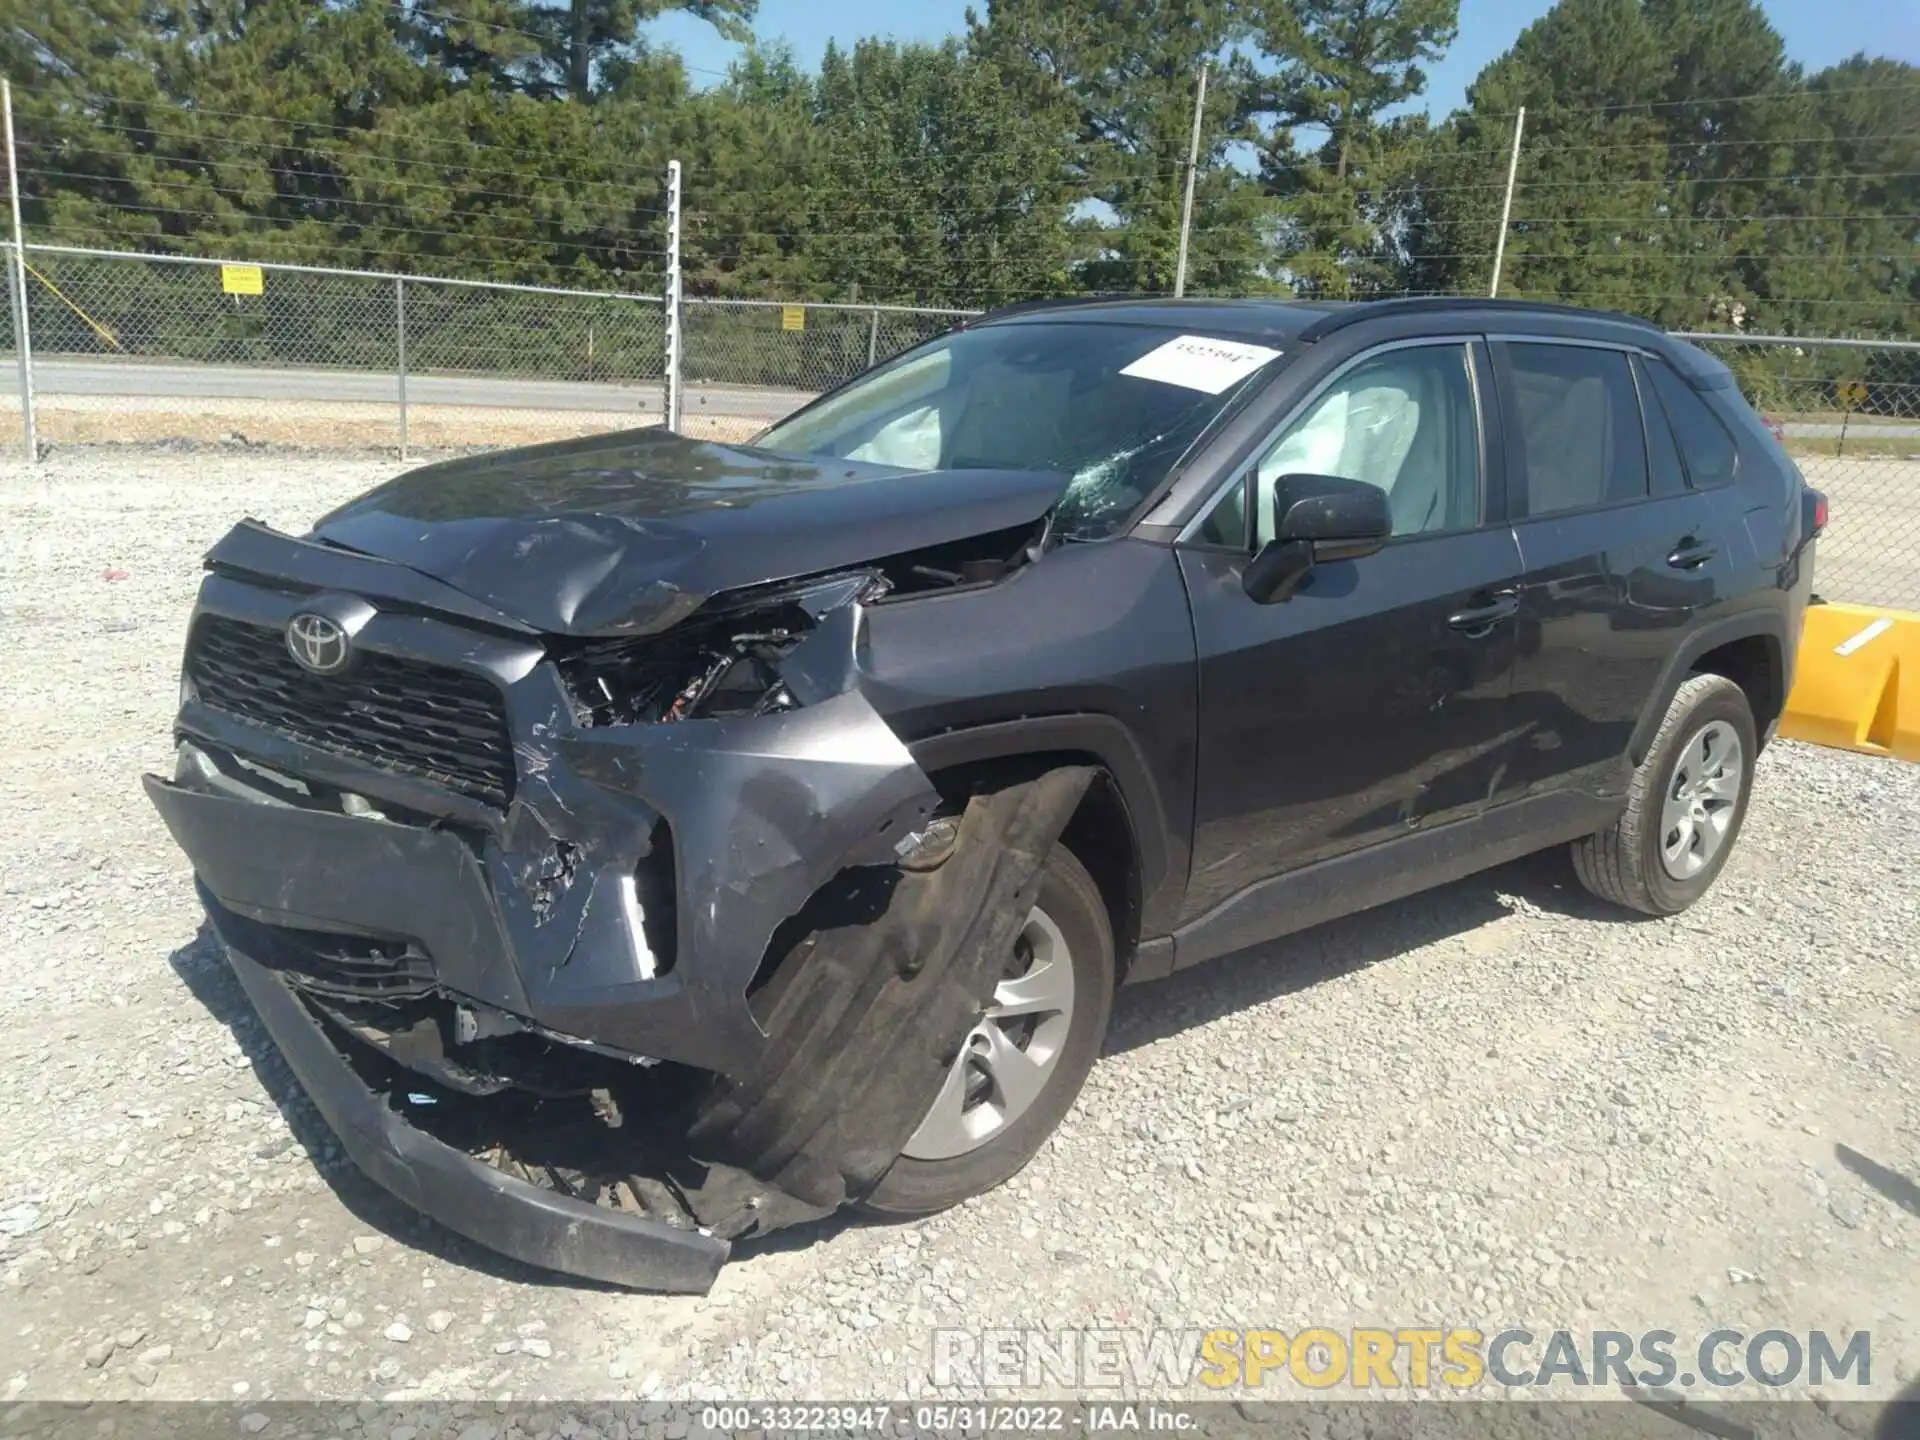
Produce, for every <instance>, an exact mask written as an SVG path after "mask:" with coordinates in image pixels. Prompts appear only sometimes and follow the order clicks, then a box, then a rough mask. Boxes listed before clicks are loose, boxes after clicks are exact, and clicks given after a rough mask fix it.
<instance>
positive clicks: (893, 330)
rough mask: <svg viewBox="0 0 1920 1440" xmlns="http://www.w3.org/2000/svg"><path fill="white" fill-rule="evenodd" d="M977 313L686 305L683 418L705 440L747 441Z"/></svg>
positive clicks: (771, 303)
mask: <svg viewBox="0 0 1920 1440" xmlns="http://www.w3.org/2000/svg"><path fill="white" fill-rule="evenodd" d="M975 313H977V312H975V311H970V310H909V309H902V308H900V307H898V306H890V305H843V304H823V303H811V302H810V303H804V304H791V305H790V304H783V303H782V302H780V301H777V300H707V299H689V300H687V301H686V302H685V303H684V304H683V305H682V306H681V329H682V333H683V334H684V335H685V337H686V340H685V344H686V349H685V356H686V358H685V360H684V361H683V363H682V374H683V375H684V376H685V377H686V392H685V396H686V398H685V403H684V407H683V415H684V418H685V419H686V420H688V421H689V422H692V423H693V424H694V425H695V426H696V430H697V428H698V427H699V426H700V425H703V424H704V425H705V426H706V427H707V430H708V433H714V434H721V435H724V436H726V438H730V439H744V438H745V437H746V436H747V435H748V434H750V433H752V432H753V431H754V430H756V429H759V428H761V427H762V426H764V425H766V424H767V423H769V422H770V421H773V420H777V419H779V418H780V416H782V415H784V414H786V413H788V412H789V411H791V410H793V409H796V408H797V407H798V406H800V405H802V404H804V403H805V402H806V401H808V400H810V399H812V398H813V397H814V396H815V395H817V394H819V393H821V392H822V391H825V390H831V389H832V388H833V387H834V386H836V385H839V384H841V383H843V382H844V381H847V380H851V379H852V378H853V377H854V376H855V375H858V374H859V373H860V372H861V371H863V370H867V369H870V368H871V367H872V366H874V365H875V364H877V363H879V362H880V361H882V360H885V359H888V358H889V357H891V356H894V355H897V354H899V353H900V352H901V351H902V350H906V349H910V348H912V347H913V346H915V345H918V344H919V343H920V342H921V341H923V340H930V339H932V338H933V337H934V336H935V335H939V334H942V333H943V332H945V331H948V330H951V329H952V328H953V327H954V326H955V325H957V324H959V323H960V322H961V321H962V320H964V319H966V318H967V317H968V316H969V315H972V314H975ZM755 421H757V422H758V423H757V424H755V423H754V422H755Z"/></svg>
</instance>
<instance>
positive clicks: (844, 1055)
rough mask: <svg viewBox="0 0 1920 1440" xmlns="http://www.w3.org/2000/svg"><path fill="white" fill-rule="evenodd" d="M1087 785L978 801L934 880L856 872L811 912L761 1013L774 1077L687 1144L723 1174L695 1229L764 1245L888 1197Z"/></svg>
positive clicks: (765, 1074)
mask: <svg viewBox="0 0 1920 1440" xmlns="http://www.w3.org/2000/svg"><path fill="white" fill-rule="evenodd" d="M1092 779H1093V771H1092V770H1091V769H1087V768H1082V767H1075V768H1066V769H1060V770H1054V771H1051V772H1049V773H1048V774H1046V775H1044V776H1042V777H1041V778H1040V779H1038V780H1034V781H1030V782H1028V783H1025V784H1020V785H1014V786H1010V787H1008V788H1006V789H1004V790H1000V791H998V792H996V793H993V794H989V795H981V796H976V797H974V798H973V799H972V800H971V801H970V802H969V803H968V805H967V809H966V812H965V814H964V816H963V817H962V818H961V822H960V830H959V836H958V839H957V841H956V843H955V846H954V849H953V852H952V854H951V855H950V856H949V857H948V858H947V860H946V861H945V862H944V863H942V864H941V865H940V866H939V867H938V868H936V869H933V870H931V871H927V872H924V873H923V872H918V871H914V870H907V869H900V868H887V869H871V870H865V871H849V872H847V873H846V875H845V876H843V877H842V883H841V884H839V885H836V886H835V887H833V888H832V889H830V890H829V891H827V892H823V893H822V894H821V895H820V896H817V897H816V900H815V902H813V903H810V905H809V907H808V910H807V911H806V912H803V917H802V918H803V921H804V920H812V921H814V922H815V923H814V926H813V928H811V930H810V932H809V933H807V934H805V936H804V938H802V939H801V940H800V942H799V944H797V945H796V946H795V947H794V948H793V949H792V950H791V951H790V952H789V953H788V954H787V955H786V956H785V957H784V958H783V959H782V960H781V961H780V962H779V968H778V969H777V970H776V971H775V972H774V975H773V977H772V978H771V979H770V980H769V981H768V983H767V985H766V987H765V989H764V990H763V991H762V992H761V993H760V994H759V995H758V996H757V997H756V1005H755V1008H756V1010H757V1011H758V1012H759V1015H760V1020H761V1023H762V1024H763V1025H765V1026H766V1028H767V1031H768V1037H769V1038H768V1045H767V1050H766V1061H765V1064H764V1065H763V1066H762V1067H761V1068H760V1070H758V1071H757V1072H756V1073H755V1074H753V1075H752V1076H750V1077H747V1078H745V1079H741V1080H733V1081H725V1080H723V1081H720V1082H718V1083H717V1084H716V1086H715V1088H714V1090H713V1091H712V1092H711V1094H710V1095H709V1096H708V1097H707V1099H706V1101H705V1102H704V1103H703V1104H702V1106H701V1107H700V1109H699V1111H698V1112H697V1113H696V1116H695V1119H694V1122H693V1125H692V1127H691V1129H690V1131H689V1134H688V1148H689V1150H690V1151H691V1153H692V1154H693V1156H694V1157H695V1158H696V1159H698V1160H701V1161H705V1162H708V1163H709V1164H710V1165H712V1166H713V1173H712V1174H711V1175H710V1176H709V1183H708V1184H707V1185H706V1186H705V1187H703V1188H702V1189H701V1190H700V1191H698V1192H695V1193H693V1194H692V1195H691V1196H690V1199H691V1202H692V1204H693V1205H694V1207H695V1212H696V1214H697V1215H698V1216H699V1218H700V1220H701V1222H702V1223H703V1224H706V1225H708V1226H711V1227H713V1228H714V1229H716V1230H718V1231H719V1232H720V1233H722V1234H726V1235H730V1236H731V1235H738V1234H743V1233H746V1232H748V1231H750V1230H761V1231H765V1230H771V1229H775V1228H778V1227H779V1226H781V1225H788V1224H793V1223H795V1222H798V1221H802V1220H810V1219H816V1218H818V1217H820V1216H823V1215H827V1214H830V1213H831V1212H832V1211H833V1210H835V1209H836V1208H838V1207H839V1206H840V1205H842V1204H844V1203H845V1202H847V1201H849V1200H858V1199H860V1198H861V1197H863V1196H865V1195H866V1194H867V1193H869V1192H870V1191H871V1190H872V1189H873V1187H874V1186H875V1185H876V1184H877V1183H879V1181H880V1178H881V1177H882V1176H883V1175H884V1174H885V1173H886V1171H887V1169H888V1167H889V1166H891V1165H892V1164H893V1162H894V1160H895V1158H896V1157H897V1156H898V1155H899V1154H900V1151H901V1149H902V1148H903V1147H904V1146H905V1145H906V1143H907V1141H908V1139H909V1138H911V1136H912V1135H913V1132H914V1129H915V1127H916V1126H918V1125H919V1123H920V1121H921V1119H922V1117H923V1116H925V1114H926V1112H927V1109H928V1107H929V1106H931V1105H932V1104H933V1101H934V1097H935V1096H936V1095H937V1094H938V1093H939V1090H940V1085H941V1082H942V1081H943V1080H944V1079H945V1077H946V1074H947V1071H948V1069H949V1067H950V1066H951V1065H952V1063H953V1060H954V1058H955V1055H956V1053H957V1047H958V1046H959V1045H960V1044H962V1043H963V1042H964V1040H965V1038H966V1035H967V1032H968V1031H969V1030H970V1029H971V1028H972V1026H973V1025H974V1024H975V1022H977V1021H978V1019H979V1018H980V1016H981V1014H982V1013H983V1012H984V1010H985V1008H986V1005H987V1003H988V1001H989V999H990V998H991V996H992V994H993V987H994V985H995V984H996V983H997V981H998V980H999V978H1000V976H1001V974H1002V971H1003V968H1004V967H1005V965H1006V961H1007V957H1008V955H1009V954H1010V953H1011V952H1012V949H1013V945H1014V942H1015V940H1016V938H1017V937H1018V935H1019V933H1020V927H1021V926H1022V925H1023V924H1024V923H1025V921H1026V918H1027V915H1028V913H1029V912H1030V911H1031V910H1032V908H1033V904H1034V900H1035V898H1036V897H1037V896H1038V894H1039V891H1040V871H1041V868H1042V867H1043V866H1044V865H1045V863H1046V858H1047V853H1048V852H1049V851H1050V850H1051V849H1052V848H1053V845H1054V842H1055V841H1056V840H1057V839H1058V838H1059V836H1060V832H1061V831H1062V830H1064V829H1065V828H1066V825H1067V821H1068V820H1069V819H1070V818H1071V817H1072V815H1073V812H1074V810H1075V808H1076V807H1077V806H1078V805H1079V803H1080V798H1081V796H1082V795H1084V794H1085V793H1086V789H1087V786H1088V784H1089V783H1090V782H1091V781H1092ZM733 1180H737V1181H738V1182H740V1183H739V1184H738V1185H737V1186H736V1185H734V1184H732V1183H729V1182H730V1181H733ZM756 1180H757V1181H758V1182H762V1183H759V1184H755V1183H754V1182H755V1181H756ZM769 1187H771V1188H770V1189H769Z"/></svg>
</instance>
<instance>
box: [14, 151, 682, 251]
mask: <svg viewBox="0 0 1920 1440" xmlns="http://www.w3.org/2000/svg"><path fill="white" fill-rule="evenodd" d="M20 173H21V174H22V175H37V176H56V177H61V178H66V179H74V180H89V181H94V182H97V183H102V184H109V185H137V186H142V187H152V188H155V189H161V190H190V191H201V190H211V191H212V192H213V193H214V194H216V195H220V196H225V197H229V198H238V199H240V200H243V201H244V200H245V198H246V193H247V192H246V191H244V190H241V189H238V188H236V187H234V186H223V185H217V184H214V183H213V182H211V181H209V180H205V179H200V180H160V179H153V178H144V179H138V180H135V179H130V178H127V177H123V176H117V175H104V176H103V175H93V174H88V173H86V172H80V171H71V170H48V169H44V168H41V167H38V166H32V165H23V166H21V167H20ZM447 190H448V193H449V194H453V195H470V194H498V193H500V192H496V191H459V190H454V189H452V188H451V187H447ZM59 193H61V194H65V195H73V194H75V193H76V192H74V191H71V190H63V191H60V192H59ZM78 198H82V199H86V200H90V201H92V202H93V203H94V204H97V205H116V206H117V205H118V204H119V203H120V202H118V201H114V200H102V199H100V198H98V197H96V196H91V195H87V196H80V197H78ZM507 198H509V199H512V198H524V197H513V196H508V197H507ZM263 201H264V202H265V203H268V204H276V205H295V206H327V207H337V208H340V209H347V210H391V211H398V212H399V213H401V214H403V215H406V214H412V213H414V211H413V207H411V206H409V205H408V204H407V203H406V202H405V201H401V200H363V199H358V198H355V197H353V196H343V195H286V194H282V193H281V192H279V191H277V190H276V191H273V192H272V193H271V194H269V195H267V196H265V197H263ZM236 209H239V211H240V213H243V214H249V215H259V211H258V210H257V209H244V208H241V207H239V206H236ZM482 216H489V217H496V218H497V212H494V211H492V210H487V211H481V212H479V214H477V215H475V217H474V218H476V219H478V218H481V217H482ZM260 218H262V219H266V218H272V217H267V216H261V217H260ZM301 218H312V217H305V216H303V217H301ZM536 218H537V217H536ZM339 223H346V220H345V217H341V220H340V222H339ZM371 223H373V224H377V225H380V226H381V227H382V228H384V229H391V230H394V231H395V232H396V233H400V232H405V233H412V234H421V235H429V234H447V233H451V232H447V231H432V230H415V231H407V230H406V227H403V226H396V225H389V224H388V223H387V222H386V221H384V220H375V221H373V222H371ZM580 228H581V229H584V230H589V231H594V232H597V233H601V234H607V233H612V234H614V235H635V236H637V235H638V234H639V233H640V232H638V231H633V230H619V229H614V230H611V231H609V229H608V227H605V226H602V225H598V224H595V223H594V222H592V221H584V222H582V223H581V226H580ZM461 233H466V232H461ZM648 238H653V237H648Z"/></svg>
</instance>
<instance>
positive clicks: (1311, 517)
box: [1241, 475, 1393, 605]
mask: <svg viewBox="0 0 1920 1440" xmlns="http://www.w3.org/2000/svg"><path fill="white" fill-rule="evenodd" d="M1273 534H1274V538H1273V539H1272V540H1271V541H1269V542H1268V543H1267V544H1265V545H1263V546H1261V547H1260V551H1259V553H1258V554H1256V555H1255V556H1254V557H1253V559H1252V560H1250V561H1249V562H1247V568H1246V571H1245V572H1244V573H1243V574H1242V576H1241V588H1242V589H1244V590H1245V591H1246V593H1247V595H1248V596H1249V597H1250V598H1251V599H1254V600H1257V601H1259V602H1260V603H1261V604H1263V605H1265V604H1268V603H1270V602H1273V601H1279V600H1286V599H1289V598H1291V596H1292V595H1293V593H1294V591H1296V590H1298V589H1299V588H1300V584H1301V582H1302V581H1303V580H1305V579H1306V578H1307V576H1308V575H1309V574H1310V573H1312V570H1313V567H1314V565H1315V564H1317V563H1319V562H1322V561H1328V560H1356V559H1358V558H1360V557H1361V556H1363V555H1371V554H1373V553H1374V552H1375V551H1376V550H1379V549H1380V548H1381V547H1382V546H1383V545H1385V544H1386V543H1387V538H1388V537H1389V536H1390V535H1392V534H1393V512H1392V511H1391V510H1389V509H1388V508H1387V492H1386V491H1384V490H1382V489H1381V488H1380V487H1379V486H1378V485H1369V484H1367V483H1366V481H1364V480H1346V479H1342V478H1341V477H1340V476H1338V475H1283V476H1281V477H1280V479H1279V481H1278V482H1277V483H1276V484H1275V485H1274V487H1273Z"/></svg>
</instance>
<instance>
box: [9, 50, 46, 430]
mask: <svg viewBox="0 0 1920 1440" xmlns="http://www.w3.org/2000/svg"><path fill="white" fill-rule="evenodd" d="M0 110H4V111H5V112H6V129H7V200H8V202H9V203H10V204H11V205H12V206H13V270H12V273H11V274H10V275H9V276H8V277H7V299H9V300H10V301H12V302H13V340H14V353H15V356H16V358H17V359H18V361H19V365H20V433H21V437H22V438H23V439H24V440H25V441H26V445H27V463H28V464H29V465H33V464H37V463H38V462H39V459H40V442H39V439H38V437H37V436H36V435H35V434H34V424H33V337H32V335H31V333H30V327H29V325H28V323H27V252H26V248H25V246H24V244H23V239H22V236H21V234H20V169H19V166H18V165H17V163H16V162H15V160H14V149H13V82H12V81H10V80H4V79H0Z"/></svg>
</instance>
